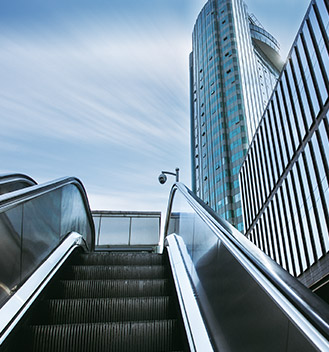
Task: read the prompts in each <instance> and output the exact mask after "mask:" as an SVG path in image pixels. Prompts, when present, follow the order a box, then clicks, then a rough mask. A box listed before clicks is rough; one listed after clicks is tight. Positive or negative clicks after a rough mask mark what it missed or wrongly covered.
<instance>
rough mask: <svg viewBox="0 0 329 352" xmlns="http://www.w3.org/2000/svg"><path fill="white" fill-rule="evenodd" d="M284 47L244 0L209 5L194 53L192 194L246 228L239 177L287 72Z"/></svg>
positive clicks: (196, 36) (215, 1) (196, 29)
mask: <svg viewBox="0 0 329 352" xmlns="http://www.w3.org/2000/svg"><path fill="white" fill-rule="evenodd" d="M278 52H279V45H278V43H277V41H276V40H275V39H274V38H273V37H272V36H271V35H270V34H269V33H268V32H266V31H265V29H264V28H263V27H262V26H261V25H260V24H259V23H258V21H257V20H256V18H255V17H254V16H253V15H251V14H248V11H247V7H246V5H245V3H244V2H243V1H242V0H209V1H208V2H207V3H206V4H205V6H204V7H203V9H202V10H201V12H200V14H199V16H198V18H197V21H196V23H195V26H194V30H193V45H192V53H191V54H190V98H191V158H192V188H193V191H194V192H195V193H196V194H197V195H198V196H199V197H200V198H201V199H203V200H204V201H205V202H206V203H207V204H209V205H210V206H211V207H212V208H213V209H214V210H215V211H216V212H217V213H219V215H221V216H222V217H224V218H225V219H227V220H228V221H230V222H231V223H232V224H233V225H234V226H236V227H237V228H238V229H239V230H242V229H243V220H242V210H241V200H240V190H239V178H238V173H239V169H240V166H241V163H242V161H243V158H244V156H245V153H246V151H247V149H248V145H249V141H250V140H251V138H252V136H253V134H254V132H255V130H256V127H257V125H258V122H259V120H260V118H261V116H262V113H263V111H264V108H265V106H266V104H267V101H268V99H269V96H270V94H271V93H272V90H273V87H274V85H275V83H276V79H277V77H278V75H279V72H280V70H281V62H280V56H279V54H278Z"/></svg>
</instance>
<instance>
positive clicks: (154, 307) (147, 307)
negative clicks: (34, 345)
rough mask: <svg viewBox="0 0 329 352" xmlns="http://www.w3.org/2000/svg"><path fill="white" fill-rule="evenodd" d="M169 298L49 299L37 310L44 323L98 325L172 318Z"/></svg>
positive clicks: (171, 302)
mask: <svg viewBox="0 0 329 352" xmlns="http://www.w3.org/2000/svg"><path fill="white" fill-rule="evenodd" d="M173 307H174V302H173V300H172V299H171V298H170V297H169V296H163V297H125V298H89V299H64V300H59V299H52V300H47V301H44V302H42V305H41V306H40V311H41V312H42V313H44V314H43V316H44V319H45V320H46V321H45V320H44V322H41V323H47V324H64V323H66V324H72V323H99V322H120V321H141V320H161V319H169V318H174V316H175V311H174V310H173V309H172V308H173Z"/></svg>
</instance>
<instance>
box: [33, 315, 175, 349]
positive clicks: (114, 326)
mask: <svg viewBox="0 0 329 352" xmlns="http://www.w3.org/2000/svg"><path fill="white" fill-rule="evenodd" d="M30 329H31V333H32V340H33V349H32V350H33V352H41V351H42V352H45V351H47V352H87V351H88V352H90V351H93V352H105V351H106V352H107V351H111V352H128V351H129V352H132V351H134V352H142V351H143V352H149V351H152V352H154V351H172V350H177V349H180V346H179V333H178V331H179V329H178V324H177V321H176V320H158V321H144V322H121V323H98V324H72V325H68V324H67V325H39V326H32V327H31V328H30Z"/></svg>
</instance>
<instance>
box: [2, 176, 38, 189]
mask: <svg viewBox="0 0 329 352" xmlns="http://www.w3.org/2000/svg"><path fill="white" fill-rule="evenodd" d="M9 182H25V183H27V184H29V185H30V186H34V185H36V184H37V182H36V181H35V180H33V178H32V177H30V176H27V175H25V174H20V173H13V174H0V183H9Z"/></svg>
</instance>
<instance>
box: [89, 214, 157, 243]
mask: <svg viewBox="0 0 329 352" xmlns="http://www.w3.org/2000/svg"><path fill="white" fill-rule="evenodd" d="M93 218H94V223H95V228H96V246H97V247H98V248H101V247H115V246H119V247H120V246H130V247H140V246H150V247H155V246H157V245H158V244H159V236H160V220H161V213H160V212H118V211H93Z"/></svg>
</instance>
